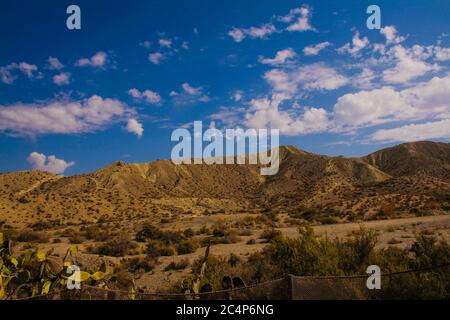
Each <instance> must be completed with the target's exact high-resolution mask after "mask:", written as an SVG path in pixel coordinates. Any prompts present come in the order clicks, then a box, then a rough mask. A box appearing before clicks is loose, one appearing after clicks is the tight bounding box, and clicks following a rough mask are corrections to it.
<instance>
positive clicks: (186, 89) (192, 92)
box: [181, 82, 202, 96]
mask: <svg viewBox="0 0 450 320" xmlns="http://www.w3.org/2000/svg"><path fill="white" fill-rule="evenodd" d="M181 87H182V88H183V90H184V92H186V93H187V94H190V95H194V96H197V95H199V94H201V93H202V88H201V87H197V88H195V87H192V86H191V85H190V84H189V83H187V82H185V83H183V84H182V85H181Z"/></svg>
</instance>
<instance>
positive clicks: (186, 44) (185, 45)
mask: <svg viewBox="0 0 450 320" xmlns="http://www.w3.org/2000/svg"><path fill="white" fill-rule="evenodd" d="M181 48H183V49H184V50H189V42H188V41H183V43H182V44H181Z"/></svg>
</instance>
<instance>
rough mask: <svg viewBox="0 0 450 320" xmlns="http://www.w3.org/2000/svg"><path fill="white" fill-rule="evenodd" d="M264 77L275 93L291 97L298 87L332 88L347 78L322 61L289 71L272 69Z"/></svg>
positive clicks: (310, 88) (339, 85)
mask: <svg viewBox="0 0 450 320" xmlns="http://www.w3.org/2000/svg"><path fill="white" fill-rule="evenodd" d="M264 78H265V79H266V80H267V81H268V83H269V84H270V85H271V86H272V87H273V89H274V91H275V92H277V93H283V94H284V95H285V96H286V97H292V96H293V95H294V94H295V93H296V92H297V91H298V89H304V90H309V91H312V90H334V89H337V88H340V87H342V86H344V85H346V84H347V83H348V82H349V79H348V78H347V77H346V76H344V75H342V74H340V73H339V72H338V71H337V70H336V69H334V68H331V67H328V66H326V65H324V64H322V63H314V64H310V65H305V66H302V67H299V68H297V69H294V70H290V71H283V70H279V69H272V70H270V71H268V72H266V73H265V75H264Z"/></svg>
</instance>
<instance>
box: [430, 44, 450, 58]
mask: <svg viewBox="0 0 450 320" xmlns="http://www.w3.org/2000/svg"><path fill="white" fill-rule="evenodd" d="M434 54H435V56H436V60H439V61H447V60H450V48H442V47H439V46H437V47H435V48H434Z"/></svg>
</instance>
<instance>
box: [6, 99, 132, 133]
mask: <svg viewBox="0 0 450 320" xmlns="http://www.w3.org/2000/svg"><path fill="white" fill-rule="evenodd" d="M132 114H134V111H133V110H132V109H130V108H128V107H127V106H126V104H124V103H122V102H121V101H119V100H115V99H109V98H102V97H100V96H97V95H93V96H91V97H90V98H88V99H85V100H82V101H70V100H55V101H50V102H46V103H32V104H24V103H20V102H18V103H14V104H11V105H3V106H0V131H4V132H6V133H9V134H13V135H19V136H31V137H34V136H36V135H41V134H49V133H58V134H76V133H84V132H93V131H97V130H101V129H102V128H104V127H105V126H107V125H109V124H111V123H114V122H118V121H121V120H123V118H125V117H128V116H129V115H132Z"/></svg>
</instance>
